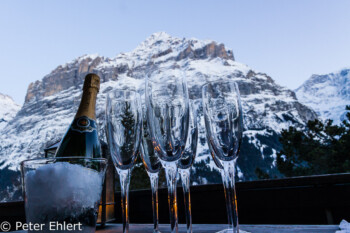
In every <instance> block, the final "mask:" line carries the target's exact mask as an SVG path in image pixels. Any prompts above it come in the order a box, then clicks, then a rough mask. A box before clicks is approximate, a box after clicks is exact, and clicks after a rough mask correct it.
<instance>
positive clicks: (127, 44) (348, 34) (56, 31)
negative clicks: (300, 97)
mask: <svg viewBox="0 0 350 233" xmlns="http://www.w3.org/2000/svg"><path fill="white" fill-rule="evenodd" d="M349 9H350V1H349V0H334V1H332V0H264V1H262V0H227V1H224V0H215V1H214V0H213V1H207V0H200V1H199V0H176V1H164V0H159V1H156V0H147V1H145V0H138V1H136V0H128V1H126V0H124V1H119V0H103V1H97V0H95V1H92V0H74V1H72V0H51V1H47V0H31V1H25V0H21V1H20V0H0V70H1V75H0V83H1V85H0V93H3V94H7V95H10V96H12V97H13V98H14V100H15V101H16V102H17V103H19V104H23V102H24V97H25V94H26V91H27V88H28V85H29V84H30V83H31V82H34V81H36V80H41V79H42V78H43V77H44V76H45V75H47V74H49V73H50V72H51V71H52V70H53V69H55V68H56V67H57V66H59V65H61V64H65V63H66V62H69V61H71V60H73V59H74V58H76V57H79V56H81V55H84V54H96V53H98V54H99V55H102V56H106V57H115V56H116V55H117V54H118V53H120V52H129V51H132V50H133V49H134V48H135V47H136V46H137V45H138V44H140V43H141V42H142V41H143V40H145V39H146V38H147V37H149V36H150V35H151V34H152V33H155V32H159V31H165V32H167V33H168V34H170V35H172V36H175V37H179V38H183V37H186V38H197V39H212V40H215V41H218V42H221V43H224V44H225V46H226V47H227V48H228V49H232V50H233V52H234V56H235V59H236V61H238V62H241V63H244V64H247V65H248V66H250V67H251V68H252V69H254V70H256V71H259V72H264V73H267V74H268V75H270V76H271V77H272V78H273V79H274V80H275V81H276V82H277V83H278V84H280V85H282V86H286V87H288V88H290V89H295V88H297V87H299V86H300V85H301V84H302V83H303V82H304V81H305V80H307V79H308V78H309V77H310V76H311V75H312V74H326V73H331V72H335V71H338V70H340V69H342V68H344V67H350V26H349V25H350V14H349Z"/></svg>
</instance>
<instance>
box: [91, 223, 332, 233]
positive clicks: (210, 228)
mask: <svg viewBox="0 0 350 233" xmlns="http://www.w3.org/2000/svg"><path fill="white" fill-rule="evenodd" d="M226 226H227V225H224V224H194V225H193V228H192V229H193V232H194V233H196V232H198V233H213V232H218V231H221V230H223V229H225V228H226ZM240 229H241V230H244V231H248V232H251V233H291V232H292V233H335V232H336V231H337V230H338V229H339V226H336V225H321V226H320V225H241V226H240ZM159 230H160V231H161V232H162V233H167V232H170V229H169V225H167V224H160V229H159ZM97 232H98V233H119V232H122V225H121V224H107V225H106V226H105V228H103V229H98V230H97ZM129 232H130V233H133V232H135V233H140V232H145V233H146V232H150V233H152V232H153V225H152V224H130V228H129ZM181 232H186V226H185V225H184V224H180V225H179V233H181Z"/></svg>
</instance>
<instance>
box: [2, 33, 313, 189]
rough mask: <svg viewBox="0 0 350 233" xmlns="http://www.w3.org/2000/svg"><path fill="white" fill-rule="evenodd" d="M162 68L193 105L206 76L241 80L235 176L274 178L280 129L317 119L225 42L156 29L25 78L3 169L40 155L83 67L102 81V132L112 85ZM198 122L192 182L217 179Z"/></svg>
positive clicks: (54, 137)
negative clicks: (105, 52) (120, 49)
mask: <svg viewBox="0 0 350 233" xmlns="http://www.w3.org/2000/svg"><path fill="white" fill-rule="evenodd" d="M159 67H161V68H165V69H168V70H171V69H174V68H181V69H182V70H183V71H184V74H185V75H186V78H187V82H188V87H189V91H190V95H191V97H192V98H194V99H196V100H197V103H198V104H200V102H201V100H200V98H201V86H202V85H203V84H204V83H205V82H208V81H211V80H217V79H229V80H234V81H236V82H237V83H238V85H239V89H240V92H241V95H242V103H243V110H244V124H245V125H244V127H245V132H244V139H243V146H242V148H243V149H242V151H241V154H240V157H239V159H238V167H237V174H238V176H237V177H238V178H239V179H241V180H251V179H255V178H256V175H255V172H254V171H255V169H256V167H258V166H259V167H260V168H261V169H262V170H264V171H265V172H267V173H269V174H270V175H271V176H278V175H279V174H278V171H277V169H276V167H275V158H276V152H277V151H278V150H279V146H280V145H279V142H278V134H279V132H280V130H281V129H282V128H286V127H288V126H290V125H303V124H305V122H306V121H308V120H311V119H314V118H315V117H316V114H315V113H314V112H313V111H312V110H311V109H310V108H308V107H306V106H304V105H302V104H301V103H299V102H298V100H297V99H296V96H295V93H294V92H293V91H291V90H288V89H287V88H284V87H281V86H279V85H278V84H276V83H275V82H274V81H273V79H272V78H271V77H269V76H268V75H266V74H264V73H259V72H256V71H254V70H252V69H251V68H249V67H248V66H246V65H243V64H241V63H239V62H236V61H235V59H234V56H233V52H232V51H231V50H228V49H226V48H225V46H224V45H223V44H219V43H216V42H215V41H209V40H208V41H203V40H197V39H185V38H184V39H180V38H174V37H171V36H170V35H168V34H166V33H156V34H153V35H152V36H150V37H149V38H148V39H146V40H145V41H144V42H142V43H141V44H140V45H139V46H138V47H137V48H136V49H135V50H134V51H132V52H129V53H122V54H119V55H118V56H116V57H115V58H111V59H110V58H103V57H99V56H97V55H86V56H82V57H80V58H77V59H75V60H74V61H72V62H69V63H67V64H65V65H63V66H59V67H58V68H57V69H55V70H54V71H52V72H51V73H50V74H48V75H47V76H45V77H44V78H43V79H42V80H41V81H37V82H35V83H32V84H30V86H29V88H28V93H27V96H26V102H25V103H24V105H23V107H22V109H21V110H20V111H19V113H18V114H17V116H16V118H14V119H13V120H12V121H11V122H9V124H8V125H7V126H6V127H5V128H4V129H3V130H2V131H1V133H0V141H1V145H0V169H7V170H9V171H12V170H14V171H16V170H18V168H19V166H18V164H19V162H20V161H21V160H23V159H27V158H33V157H40V156H42V154H43V149H44V147H45V146H47V145H48V144H50V143H53V142H56V141H58V140H60V138H61V137H62V135H63V134H64V132H65V130H66V128H67V126H68V125H69V124H70V122H71V120H72V119H73V116H74V114H75V111H76V108H77V107H78V103H79V101H80V96H81V85H82V83H83V78H84V76H85V75H86V73H88V72H95V73H97V74H98V75H99V76H100V77H101V79H102V80H101V81H102V83H101V89H100V93H99V95H98V103H97V117H98V122H99V125H100V131H101V137H102V138H103V133H102V132H103V121H104V119H103V115H104V108H105V100H106V93H107V92H108V91H110V90H113V89H115V88H136V89H142V87H143V85H144V78H145V76H146V75H147V73H148V72H149V71H150V69H157V68H159ZM203 122H204V121H203V120H202V121H201V125H200V130H199V131H200V140H199V144H198V147H199V148H198V156H197V160H196V161H195V164H194V172H193V174H194V178H193V182H194V184H205V183H214V182H220V175H219V174H218V173H217V172H216V173H215V172H213V171H212V170H213V169H215V166H214V163H213V161H212V160H211V158H210V155H209V151H208V147H207V145H206V140H205V128H204V124H203Z"/></svg>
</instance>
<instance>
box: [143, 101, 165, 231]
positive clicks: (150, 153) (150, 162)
mask: <svg viewBox="0 0 350 233" xmlns="http://www.w3.org/2000/svg"><path fill="white" fill-rule="evenodd" d="M142 125H143V127H142V136H141V138H142V140H141V157H142V162H143V164H144V165H145V167H146V171H147V173H148V176H149V178H150V181H151V188H152V208H153V233H160V231H159V229H158V224H159V220H158V180H159V175H158V173H159V170H160V168H161V167H162V164H161V163H160V160H159V158H158V155H156V151H155V150H154V148H153V140H152V137H151V134H150V132H149V128H148V122H147V108H146V106H142Z"/></svg>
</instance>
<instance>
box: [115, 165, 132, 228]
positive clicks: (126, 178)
mask: <svg viewBox="0 0 350 233" xmlns="http://www.w3.org/2000/svg"><path fill="white" fill-rule="evenodd" d="M117 171H118V174H119V179H120V188H121V196H122V216H123V233H128V232H129V184H130V173H131V169H127V170H121V169H117Z"/></svg>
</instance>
